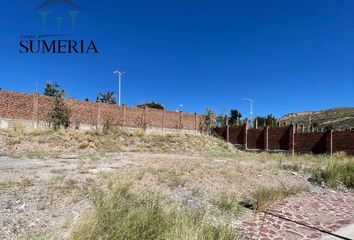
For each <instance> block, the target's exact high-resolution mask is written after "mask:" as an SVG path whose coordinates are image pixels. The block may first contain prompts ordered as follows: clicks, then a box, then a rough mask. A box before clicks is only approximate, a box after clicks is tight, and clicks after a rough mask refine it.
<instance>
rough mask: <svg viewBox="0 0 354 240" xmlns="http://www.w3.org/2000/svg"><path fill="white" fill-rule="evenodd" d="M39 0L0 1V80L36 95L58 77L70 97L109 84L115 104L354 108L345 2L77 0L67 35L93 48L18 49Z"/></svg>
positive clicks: (352, 22)
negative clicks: (119, 92) (67, 51)
mask: <svg viewBox="0 0 354 240" xmlns="http://www.w3.org/2000/svg"><path fill="white" fill-rule="evenodd" d="M42 2H43V0H28V1H23V0H11V1H9V0H8V1H2V6H1V10H0V11H1V14H0V36H1V38H0V43H1V44H0V48H1V53H0V87H1V88H3V89H7V90H13V91H20V92H28V93H32V92H34V91H35V85H36V84H35V82H36V81H38V85H39V90H40V92H43V86H44V84H45V82H46V81H52V82H58V83H59V84H60V85H61V86H62V87H63V88H65V89H66V91H67V93H68V94H69V96H71V97H75V98H78V99H84V98H85V97H88V98H90V99H91V100H95V98H96V94H97V92H100V91H108V90H116V89H117V81H116V80H115V78H114V76H113V74H112V72H113V71H114V70H116V69H119V70H122V71H125V72H126V75H125V78H124V81H123V96H122V98H123V103H126V104H128V105H130V106H133V105H136V104H138V103H142V102H144V101H149V100H155V101H159V102H161V103H163V104H164V105H165V106H166V107H167V108H168V109H171V110H175V109H176V108H178V105H179V104H183V106H184V110H185V111H188V112H195V111H196V112H203V111H204V109H205V108H206V107H211V108H212V109H214V110H215V111H216V112H221V111H222V110H226V111H229V110H230V109H231V108H237V109H240V110H241V111H242V113H243V114H244V115H247V111H248V105H247V103H246V102H243V101H241V98H242V97H250V98H254V99H255V100H257V102H256V104H255V109H254V111H255V114H257V115H263V114H267V113H273V114H275V115H276V116H282V115H283V114H286V113H289V112H295V111H304V110H317V109H324V108H331V107H337V106H353V105H354V1H353V0H341V1H338V0H331V1H330V0H267V1H265V0H258V1H255V0H247V1H245V0H242V1H240V0H232V1H231V0H230V1H220V0H219V1H216V0H215V1H210V0H204V1H199V0H174V1H166V0H164V1H162V0H151V1H146V0H144V1H143V0H141V1H136V0H129V1H128V0H127V1H119V0H115V1H107V0H101V1H92V0H91V1H87V0H86V1H80V0H76V2H77V3H78V4H80V5H81V6H82V7H83V11H82V12H81V13H80V15H79V16H78V19H77V31H76V36H74V37H71V38H74V39H81V38H84V39H93V40H94V41H95V43H96V45H97V48H98V50H99V52H100V53H99V54H97V55H94V54H90V55H76V56H74V55H21V54H19V53H18V50H19V40H20V39H19V37H20V35H21V34H22V33H32V34H39V33H42V32H41V31H42V29H41V18H40V15H39V14H38V12H37V11H36V10H35V8H36V6H38V5H39V4H40V3H42Z"/></svg>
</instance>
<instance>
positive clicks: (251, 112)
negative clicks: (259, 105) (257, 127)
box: [242, 98, 256, 125]
mask: <svg viewBox="0 0 354 240" xmlns="http://www.w3.org/2000/svg"><path fill="white" fill-rule="evenodd" d="M242 100H243V101H248V102H249V103H250V114H249V118H250V120H249V121H250V124H251V125H252V118H253V103H255V102H256V101H255V100H253V99H250V98H242Z"/></svg>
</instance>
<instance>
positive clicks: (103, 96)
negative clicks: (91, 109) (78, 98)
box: [96, 91, 116, 104]
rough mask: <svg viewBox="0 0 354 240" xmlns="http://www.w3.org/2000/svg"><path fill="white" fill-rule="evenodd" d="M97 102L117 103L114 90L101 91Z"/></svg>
mask: <svg viewBox="0 0 354 240" xmlns="http://www.w3.org/2000/svg"><path fill="white" fill-rule="evenodd" d="M96 102H101V103H107V104H116V99H115V97H114V92H109V91H108V92H105V93H99V94H98V95H97V100H96Z"/></svg>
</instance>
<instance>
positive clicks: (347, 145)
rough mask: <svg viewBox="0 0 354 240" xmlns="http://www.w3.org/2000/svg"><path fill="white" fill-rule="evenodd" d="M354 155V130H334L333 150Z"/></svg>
mask: <svg viewBox="0 0 354 240" xmlns="http://www.w3.org/2000/svg"><path fill="white" fill-rule="evenodd" d="M341 151H343V152H346V153H348V154H353V155H354V131H345V132H333V152H341Z"/></svg>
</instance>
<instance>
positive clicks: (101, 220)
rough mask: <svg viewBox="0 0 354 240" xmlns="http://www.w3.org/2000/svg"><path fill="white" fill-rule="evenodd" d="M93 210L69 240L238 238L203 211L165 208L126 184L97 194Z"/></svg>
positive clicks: (81, 221) (77, 226)
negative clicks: (207, 216) (207, 219)
mask: <svg viewBox="0 0 354 240" xmlns="http://www.w3.org/2000/svg"><path fill="white" fill-rule="evenodd" d="M94 205H95V209H94V211H93V212H91V213H90V214H88V215H86V216H85V217H83V218H82V219H81V220H80V221H79V223H78V224H77V225H76V226H75V227H74V229H73V230H72V233H71V238H72V239H78V240H80V239H85V240H86V239H103V238H104V239H122V240H123V239H130V240H134V239H136V240H140V239H170V240H177V239H178V240H179V239H200V240H209V239H210V240H214V239H215V240H219V239H220V240H228V239H240V237H239V236H238V235H236V233H234V232H233V230H232V229H231V228H230V227H229V225H228V224H226V223H224V224H211V223H210V222H208V221H206V219H205V218H204V213H203V211H198V212H190V211H189V210H188V209H181V208H174V207H172V208H171V207H170V208H166V207H165V206H164V204H163V201H162V200H161V198H160V197H158V196H154V195H151V194H148V193H140V194H137V193H136V192H134V191H133V190H132V188H131V183H129V182H124V181H123V182H122V181H119V182H116V181H114V182H111V184H110V185H109V191H108V192H102V191H100V192H98V193H96V197H95V201H94Z"/></svg>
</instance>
